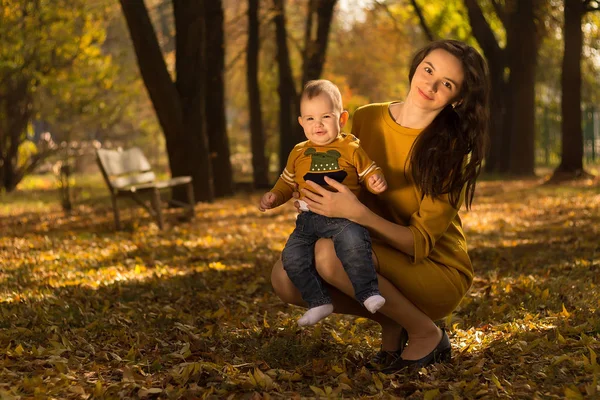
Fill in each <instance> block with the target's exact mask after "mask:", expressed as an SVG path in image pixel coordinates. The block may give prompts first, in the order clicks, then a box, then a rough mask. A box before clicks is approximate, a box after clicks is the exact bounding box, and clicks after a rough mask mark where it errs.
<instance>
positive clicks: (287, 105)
mask: <svg viewBox="0 0 600 400" xmlns="http://www.w3.org/2000/svg"><path fill="white" fill-rule="evenodd" d="M273 6H274V17H273V22H274V23H275V37H276V42H277V55H276V57H277V65H278V67H279V85H278V87H277V92H278V94H279V131H280V138H279V170H280V171H283V170H284V169H285V165H286V162H287V157H288V154H289V153H290V151H292V149H293V148H294V146H295V145H296V143H299V142H301V141H302V140H304V134H302V135H299V134H298V130H296V129H294V127H295V126H296V125H298V121H297V116H298V110H299V106H298V99H297V97H298V96H297V94H296V87H295V86H294V77H293V76H292V67H291V65H290V56H289V51H288V45H287V31H286V27H285V8H284V0H273Z"/></svg>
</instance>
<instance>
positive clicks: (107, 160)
mask: <svg viewBox="0 0 600 400" xmlns="http://www.w3.org/2000/svg"><path fill="white" fill-rule="evenodd" d="M96 159H97V161H98V166H99V167H100V170H101V171H102V175H103V176H104V180H105V181H106V184H107V185H108V186H109V187H110V188H112V189H122V188H126V187H128V186H132V185H137V184H141V183H148V182H153V181H154V180H156V175H154V172H152V167H150V163H149V162H148V159H146V156H144V153H142V150H141V149H140V148H139V147H132V148H130V149H128V150H123V151H119V150H108V149H97V150H96Z"/></svg>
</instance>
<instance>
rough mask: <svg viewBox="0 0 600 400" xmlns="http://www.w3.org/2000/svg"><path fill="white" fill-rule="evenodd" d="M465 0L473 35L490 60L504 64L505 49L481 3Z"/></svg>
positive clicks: (475, 0) (474, 0)
mask: <svg viewBox="0 0 600 400" xmlns="http://www.w3.org/2000/svg"><path fill="white" fill-rule="evenodd" d="M464 2H465V6H466V7H467V11H468V13H469V19H470V22H471V30H472V31H473V35H474V36H475V39H477V42H478V43H479V45H480V46H481V48H482V50H483V52H484V54H485V56H486V58H487V59H488V62H490V63H492V62H493V63H500V64H499V65H501V64H503V62H502V59H503V58H504V50H503V49H502V48H501V47H500V44H498V40H496V36H495V35H494V31H493V30H492V28H491V27H490V24H489V23H488V22H487V20H486V19H485V16H484V15H483V11H482V10H481V8H480V7H479V4H477V0H464Z"/></svg>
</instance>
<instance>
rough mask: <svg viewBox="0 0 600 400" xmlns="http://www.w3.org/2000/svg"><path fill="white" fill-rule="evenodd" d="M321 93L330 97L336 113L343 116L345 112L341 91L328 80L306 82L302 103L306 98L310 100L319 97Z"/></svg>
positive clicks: (301, 98)
mask: <svg viewBox="0 0 600 400" xmlns="http://www.w3.org/2000/svg"><path fill="white" fill-rule="evenodd" d="M321 93H324V94H326V95H327V96H328V97H329V99H330V100H331V104H332V105H333V111H334V112H336V113H338V114H341V113H342V111H344V107H343V106H342V94H341V93H340V89H339V88H338V87H337V86H336V85H334V84H333V83H332V82H331V81H328V80H327V79H315V80H312V81H308V82H306V85H304V90H303V91H302V96H301V97H300V101H302V100H304V99H305V98H306V99H308V100H310V99H312V98H314V97H317V96H319V95H320V94H321Z"/></svg>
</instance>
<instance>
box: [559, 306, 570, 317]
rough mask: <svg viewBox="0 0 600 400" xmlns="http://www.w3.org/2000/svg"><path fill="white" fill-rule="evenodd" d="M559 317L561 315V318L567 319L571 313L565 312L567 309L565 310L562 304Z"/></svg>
mask: <svg viewBox="0 0 600 400" xmlns="http://www.w3.org/2000/svg"><path fill="white" fill-rule="evenodd" d="M561 315H562V316H563V317H565V318H569V317H570V316H571V313H569V312H568V311H567V309H566V308H565V304H564V303H563V305H562V312H561Z"/></svg>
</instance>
